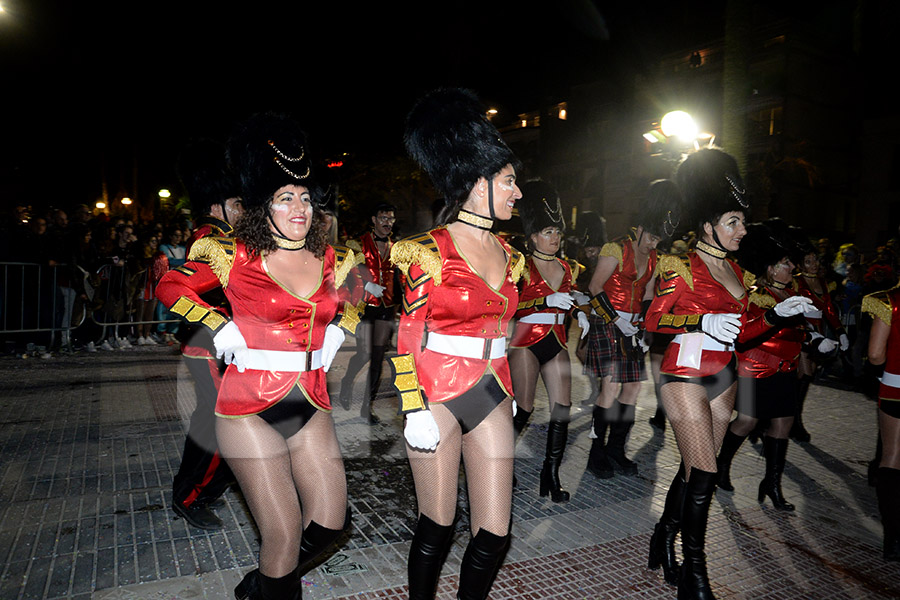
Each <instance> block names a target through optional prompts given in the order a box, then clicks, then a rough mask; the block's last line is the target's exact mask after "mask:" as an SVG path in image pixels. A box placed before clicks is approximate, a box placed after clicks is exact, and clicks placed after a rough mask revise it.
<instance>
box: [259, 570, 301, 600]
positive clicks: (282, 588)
mask: <svg viewBox="0 0 900 600" xmlns="http://www.w3.org/2000/svg"><path fill="white" fill-rule="evenodd" d="M302 597H303V581H302V579H301V578H300V574H299V573H298V572H297V570H296V569H295V570H293V571H291V572H290V573H288V574H287V575H285V576H284V577H267V576H265V575H263V574H262V573H260V574H259V596H258V598H259V599H260V600H300V599H301V598H302Z"/></svg>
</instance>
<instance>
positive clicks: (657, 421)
mask: <svg viewBox="0 0 900 600" xmlns="http://www.w3.org/2000/svg"><path fill="white" fill-rule="evenodd" d="M658 387H659V386H657V388H658ZM657 397H659V390H658V389H657ZM648 422H649V423H650V424H651V425H653V426H654V427H656V428H657V429H659V430H660V431H665V430H666V411H665V409H664V408H663V407H662V404H657V405H656V412H655V413H654V414H653V416H652V417H650V419H649V420H648Z"/></svg>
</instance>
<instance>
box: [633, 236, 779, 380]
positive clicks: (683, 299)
mask: <svg viewBox="0 0 900 600" xmlns="http://www.w3.org/2000/svg"><path fill="white" fill-rule="evenodd" d="M728 264H729V266H730V267H731V268H732V269H733V270H734V274H735V276H736V277H737V278H738V281H744V275H743V271H742V270H741V268H740V267H739V266H738V265H737V263H735V262H734V261H731V260H728ZM656 273H657V279H656V294H655V297H654V298H653V302H651V303H650V308H649V309H648V310H647V314H646V316H645V319H644V324H645V326H646V327H647V331H651V332H659V333H667V334H680V333H692V332H697V331H700V324H701V321H702V318H703V315H704V314H708V313H737V314H740V315H741V332H740V334H739V335H738V338H737V341H739V342H743V341H746V340H750V339H753V338H755V337H756V336H758V335H760V334H762V333H764V332H765V331H767V330H768V329H770V328H771V327H772V324H770V323H769V322H768V321H766V319H764V318H763V317H762V316H758V317H754V316H751V315H750V314H749V313H748V312H747V304H748V303H749V298H748V295H747V294H746V293H745V294H744V295H743V296H742V297H741V298H735V297H734V296H732V295H731V293H730V292H729V291H728V290H727V289H725V286H723V285H722V284H721V283H719V282H718V281H716V280H715V279H714V278H713V276H712V275H711V274H710V272H709V269H707V268H706V263H704V262H703V259H701V258H700V257H699V256H698V255H697V253H696V252H695V251H693V250H692V251H690V252H688V253H687V254H681V255H674V254H668V255H664V256H662V257H661V258H660V259H659V263H658V265H657V270H656ZM678 351H679V344H676V343H674V342H673V343H670V344H669V345H668V346H667V347H666V352H665V354H664V355H663V361H662V365H661V366H660V369H661V371H662V372H663V373H668V374H671V375H677V376H681V377H705V376H707V375H714V374H716V373H718V372H719V371H721V370H722V369H724V368H725V367H726V366H727V365H728V363H729V362H731V359H732V358H733V357H734V352H733V351H726V350H706V349H704V350H703V355H702V358H701V362H700V368H699V369H694V368H691V367H685V366H678V365H677V364H676V361H677V358H678Z"/></svg>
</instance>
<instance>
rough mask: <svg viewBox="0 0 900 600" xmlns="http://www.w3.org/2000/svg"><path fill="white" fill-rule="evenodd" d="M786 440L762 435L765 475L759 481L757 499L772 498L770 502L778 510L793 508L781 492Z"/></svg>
mask: <svg viewBox="0 0 900 600" xmlns="http://www.w3.org/2000/svg"><path fill="white" fill-rule="evenodd" d="M787 447H788V441H787V440H786V439H785V440H780V439H777V438H773V437H769V436H767V435H764V436H763V454H764V455H765V457H766V476H765V478H764V479H763V480H762V481H761V482H760V483H759V497H758V499H759V501H760V502H762V501H764V500H765V499H766V496H768V497H769V498H771V499H772V504H773V505H775V508H777V509H779V510H794V505H793V504H791V503H790V502H788V501H787V500H785V499H784V494H782V493H781V475H782V474H783V473H784V465H785V462H787Z"/></svg>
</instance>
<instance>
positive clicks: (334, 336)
mask: <svg viewBox="0 0 900 600" xmlns="http://www.w3.org/2000/svg"><path fill="white" fill-rule="evenodd" d="M345 337H346V334H345V333H344V330H343V329H341V328H340V327H338V326H337V325H329V326H328V327H326V328H325V341H324V342H322V365H323V367H322V368H323V369H325V372H326V373H327V372H328V369H330V368H331V362H332V361H333V360H334V357H335V355H337V351H338V350H340V349H341V345H342V344H343V343H344V338H345Z"/></svg>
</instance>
